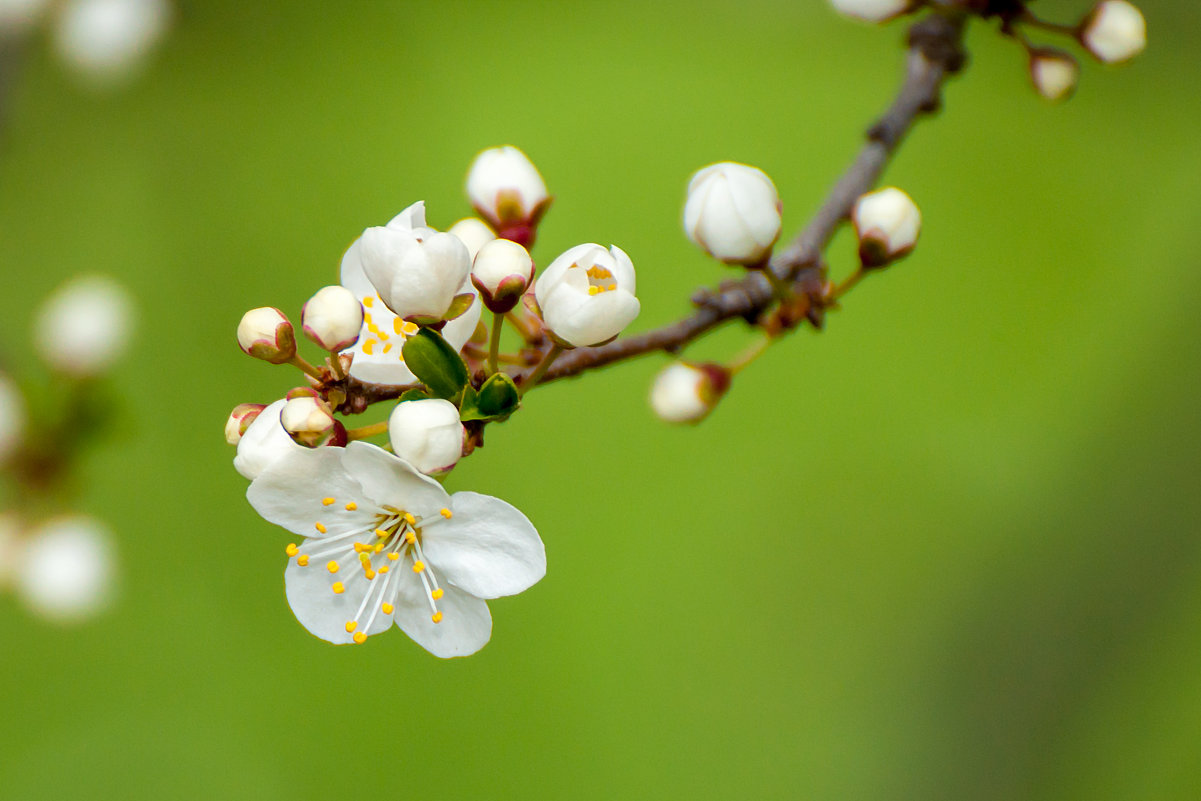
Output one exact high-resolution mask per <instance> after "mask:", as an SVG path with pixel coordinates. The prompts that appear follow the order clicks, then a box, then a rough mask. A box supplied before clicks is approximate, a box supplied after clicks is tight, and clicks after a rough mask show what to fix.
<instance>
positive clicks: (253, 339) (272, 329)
mask: <svg viewBox="0 0 1201 801" xmlns="http://www.w3.org/2000/svg"><path fill="white" fill-rule="evenodd" d="M238 347H240V348H241V349H242V350H243V351H244V352H245V353H247V354H248V355H250V356H253V357H254V358H256V359H262V360H263V361H266V362H271V363H272V364H283V363H285V362H288V361H291V359H292V357H293V356H295V355H296V332H295V331H293V330H292V323H291V322H290V321H289V320H288V317H287V315H285V314H284V313H283V312H281V311H280V310H279V309H277V308H275V307H274V306H260V307H259V308H257V309H251V310H250V311H248V312H246V313H245V314H243V315H242V319H241V320H240V321H239V322H238Z"/></svg>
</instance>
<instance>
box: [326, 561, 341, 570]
mask: <svg viewBox="0 0 1201 801" xmlns="http://www.w3.org/2000/svg"><path fill="white" fill-rule="evenodd" d="M325 569H326V570H328V571H329V572H331V573H337V572H338V563H337V562H334V561H332V560H331V561H330V563H329V564H328V565H326V566H325Z"/></svg>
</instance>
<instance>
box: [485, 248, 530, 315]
mask: <svg viewBox="0 0 1201 801" xmlns="http://www.w3.org/2000/svg"><path fill="white" fill-rule="evenodd" d="M533 280H534V260H533V259H531V258H530V253H529V251H528V250H526V249H525V248H523V247H522V246H521V245H519V244H517V243H516V242H510V241H509V240H508V239H493V240H492V241H491V242H489V243H487V244H486V245H484V246H483V247H482V248H480V252H479V253H477V254H476V257H475V262H474V263H473V264H472V266H471V283H472V284H473V285H474V286H475V288H476V289H477V290H479V293H480V300H482V301H483V302H484V305H485V306H487V307H488V308H489V309H491V310H492V311H494V312H496V313H497V314H504V313H505V312H508V311H512V310H513V307H514V306H516V305H517V302H518V301H519V300H521V296H522V295H524V294H525V291H526V289H528V288H529V286H530V282H531V281H533Z"/></svg>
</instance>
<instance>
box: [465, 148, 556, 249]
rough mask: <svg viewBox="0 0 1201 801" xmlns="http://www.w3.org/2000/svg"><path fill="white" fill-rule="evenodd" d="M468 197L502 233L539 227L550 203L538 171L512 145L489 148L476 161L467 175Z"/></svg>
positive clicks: (481, 214) (544, 184) (478, 210)
mask: <svg viewBox="0 0 1201 801" xmlns="http://www.w3.org/2000/svg"><path fill="white" fill-rule="evenodd" d="M467 196H468V197H469V198H470V199H471V205H472V206H474V207H475V210H476V212H477V213H478V214H479V215H480V216H481V217H483V218H484V219H485V220H487V221H488V222H489V223H491V224H492V226H493V228H495V229H496V230H497V231H500V232H502V233H504V232H505V231H506V229H511V228H513V227H514V226H533V225H537V222H538V218H539V217H540V216H541V215H542V213H543V211H545V205H546V204H547V202H548V201H549V200H550V198H549V196H548V195H547V192H546V183H545V182H543V180H542V175H541V174H540V173H539V172H538V168H537V167H535V166H534V164H533V162H531V161H530V160H529V158H528V157H527V156H526V155H525V153H522V152H521V151H520V150H518V149H517V148H515V147H513V146H512V145H505V146H503V147H493V148H489V149H487V150H485V151H483V152H481V153H480V154H479V155H477V156H476V157H475V160H474V161H473V162H472V163H471V168H470V169H469V170H468V171H467ZM519 241H520V240H519ZM522 244H529V243H528V242H525V241H522Z"/></svg>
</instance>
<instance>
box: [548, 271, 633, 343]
mask: <svg viewBox="0 0 1201 801" xmlns="http://www.w3.org/2000/svg"><path fill="white" fill-rule="evenodd" d="M540 303H541V301H540ZM541 305H542V311H543V313H544V318H545V320H546V325H547V327H548V328H550V330H551V331H554V332H555V335H556V336H558V337H559V338H560V339H562V340H565V341H567V342H570V343H571V344H572V345H575V346H576V347H587V346H589V345H596V344H598V343H601V342H604V341H605V340H607V339H610V338H612V337H614V336H617V334H619V333H621V331H622V330H623V329H624V328H625V327H626V326H627V325H629V324H630V323H631V322H633V321H634V318H635V317H637V316H638V312H639V310H640V309H641V305H640V304H639V302H638V299H637V298H636V297H634V296H633V295H631V294H630V293H629V292H626V291H625V290H624V289H621V288H620V287H618V288H617V289H615V290H613V291H611V292H602V293H601V294H599V295H589V294H587V293H585V292H580V291H579V290H577V289H576V288H575V287H574V286H571V285H570V284H569V283H568V282H567V281H562V282H560V283H559V285H558V288H557V289H556V290H555V291H553V292H552V294H551V295H550V297H548V298H547V299H546V302H545V303H542V304H541Z"/></svg>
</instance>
